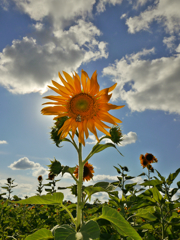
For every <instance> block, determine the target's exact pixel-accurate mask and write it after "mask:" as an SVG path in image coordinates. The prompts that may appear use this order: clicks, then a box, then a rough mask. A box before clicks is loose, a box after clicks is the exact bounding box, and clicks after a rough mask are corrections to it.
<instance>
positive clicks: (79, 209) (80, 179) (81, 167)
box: [76, 143, 84, 231]
mask: <svg viewBox="0 0 180 240" xmlns="http://www.w3.org/2000/svg"><path fill="white" fill-rule="evenodd" d="M78 155H79V172H78V183H77V226H76V230H77V231H78V230H79V229H80V227H81V225H82V184H83V170H84V164H83V162H82V143H79V153H78Z"/></svg>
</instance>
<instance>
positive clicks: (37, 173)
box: [32, 167, 49, 177]
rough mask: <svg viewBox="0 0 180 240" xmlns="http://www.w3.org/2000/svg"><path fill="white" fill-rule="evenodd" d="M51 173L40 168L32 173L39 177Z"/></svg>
mask: <svg viewBox="0 0 180 240" xmlns="http://www.w3.org/2000/svg"><path fill="white" fill-rule="evenodd" d="M48 173H49V171H48V170H47V169H46V168H44V167H39V168H37V169H34V170H33V172H32V176H34V177H38V176H39V175H48Z"/></svg>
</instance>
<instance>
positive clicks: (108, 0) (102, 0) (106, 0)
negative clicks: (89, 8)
mask: <svg viewBox="0 0 180 240" xmlns="http://www.w3.org/2000/svg"><path fill="white" fill-rule="evenodd" d="M122 1H123V0H99V2H98V4H97V6H96V9H97V12H104V11H105V10H106V4H109V5H111V4H112V5H113V6H115V5H116V4H121V3H122Z"/></svg>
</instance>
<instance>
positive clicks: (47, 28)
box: [0, 0, 180, 201]
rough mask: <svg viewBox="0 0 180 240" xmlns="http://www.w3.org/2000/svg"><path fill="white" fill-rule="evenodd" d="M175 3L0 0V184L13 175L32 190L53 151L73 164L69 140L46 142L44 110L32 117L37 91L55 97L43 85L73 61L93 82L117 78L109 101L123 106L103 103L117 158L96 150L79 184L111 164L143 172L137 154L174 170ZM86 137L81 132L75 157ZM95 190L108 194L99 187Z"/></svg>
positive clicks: (179, 93)
mask: <svg viewBox="0 0 180 240" xmlns="http://www.w3.org/2000/svg"><path fill="white" fill-rule="evenodd" d="M179 9H180V1H179V0H86V1H84V0H67V1H63V0H51V1H49V0H29V1H26V0H0V163H1V167H0V187H1V186H4V184H5V183H6V182H7V181H6V179H7V178H12V179H15V180H14V183H15V184H17V185H18V186H17V187H15V188H14V189H13V193H12V195H14V194H16V195H18V196H19V197H21V198H24V197H25V196H33V195H35V194H36V193H37V192H36V189H37V185H38V181H37V177H38V176H39V175H42V176H43V183H47V182H48V181H47V180H46V179H47V175H48V171H47V170H48V167H47V165H49V164H50V160H53V159H54V157H55V158H56V159H57V160H59V161H60V162H61V163H62V164H63V165H68V166H70V167H74V166H76V165H77V164H78V158H77V154H76V151H75V150H74V149H73V147H72V145H70V144H68V143H63V144H62V145H63V147H62V148H57V147H56V145H55V144H53V142H52V140H51V139H50V130H51V127H52V126H53V124H54V122H53V116H43V115H41V109H42V104H43V103H44V102H46V100H45V99H43V97H44V96H47V95H56V94H55V93H54V92H53V91H51V90H48V87H47V85H51V80H52V79H53V80H55V81H60V80H59V79H58V72H60V73H61V74H62V72H63V71H66V72H68V73H69V74H70V75H71V74H72V72H74V71H75V72H77V73H78V74H80V73H81V70H82V69H83V70H84V71H86V72H87V73H88V75H89V77H91V76H92V74H93V72H94V71H95V70H97V74H98V82H99V85H100V89H103V88H107V87H110V86H112V85H113V84H114V83H117V87H116V88H115V90H114V91H113V95H112V98H111V101H110V102H111V103H113V104H116V105H125V107H124V108H122V109H119V110H112V111H110V113H111V114H112V115H114V116H115V117H117V118H119V119H121V120H122V124H121V125H120V127H121V130H122V134H123V141H122V143H121V145H120V146H117V148H118V150H119V151H120V152H121V153H122V154H123V155H124V157H123V156H121V155H120V154H119V153H118V151H116V150H115V149H114V148H112V149H111V148H108V149H106V150H104V151H103V152H100V153H98V154H95V155H94V156H93V157H92V158H91V159H90V160H89V163H90V164H93V166H94V171H95V173H94V177H93V180H91V181H89V182H88V183H85V185H91V184H95V183H96V182H97V181H109V182H112V181H116V180H117V176H118V175H117V171H116V169H115V168H114V167H113V166H116V167H118V164H120V165H122V166H127V167H128V168H129V173H128V174H129V175H131V176H138V175H139V174H141V173H142V172H146V173H147V169H143V168H142V166H141V165H140V161H139V156H140V154H146V153H152V154H153V155H154V156H155V157H156V158H157V159H158V163H154V164H153V167H154V168H155V169H157V170H158V171H159V172H160V173H161V174H162V175H163V176H165V177H167V176H168V175H169V173H172V172H175V171H176V170H177V169H178V168H179V167H180V161H179V155H180V138H179V136H180V108H179V101H180V12H179ZM98 136H99V137H101V136H103V133H101V132H98ZM95 143H96V141H95V138H94V136H93V135H92V134H90V137H89V138H88V139H87V140H86V146H85V147H83V158H85V157H86V156H87V155H88V153H89V152H90V151H91V149H92V147H93V144H95ZM151 175H152V176H157V175H156V173H154V174H151ZM57 179H61V180H60V181H59V182H58V183H57V186H60V187H62V186H70V185H72V184H74V180H73V179H72V178H71V176H70V175H68V174H65V175H64V176H63V177H61V176H58V177H57ZM137 181H139V182H141V181H142V179H141V178H138V179H137ZM177 181H180V176H178V177H177V180H176V182H177ZM175 186H176V185H174V187H175ZM2 192H4V190H3V189H1V188H0V193H2ZM43 194H45V191H43ZM64 194H65V199H70V200H72V201H73V198H72V196H71V195H70V193H69V192H68V191H64ZM120 194H121V193H120ZM96 197H98V198H99V200H101V201H105V200H107V199H108V196H107V194H106V193H99V194H97V195H96V196H94V199H95V198H96Z"/></svg>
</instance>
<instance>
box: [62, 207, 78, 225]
mask: <svg viewBox="0 0 180 240" xmlns="http://www.w3.org/2000/svg"><path fill="white" fill-rule="evenodd" d="M61 206H62V208H64V210H66V212H68V214H69V216H70V218H71V219H72V221H73V223H74V224H75V219H74V218H73V216H72V214H71V212H70V211H69V209H68V208H67V207H66V206H64V205H63V204H61Z"/></svg>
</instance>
